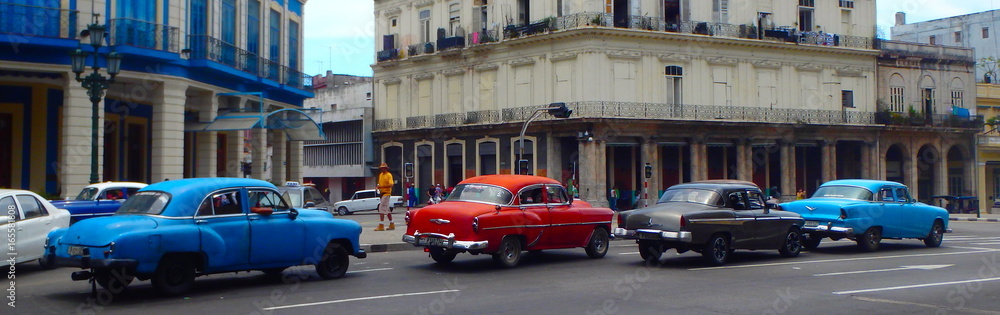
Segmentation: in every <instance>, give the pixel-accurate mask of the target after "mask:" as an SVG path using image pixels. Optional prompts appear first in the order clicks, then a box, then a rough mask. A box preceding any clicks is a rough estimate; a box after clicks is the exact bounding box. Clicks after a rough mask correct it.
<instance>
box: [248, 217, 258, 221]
mask: <svg viewBox="0 0 1000 315" xmlns="http://www.w3.org/2000/svg"><path fill="white" fill-rule="evenodd" d="M257 219H260V218H258V217H251V218H250V221H257Z"/></svg>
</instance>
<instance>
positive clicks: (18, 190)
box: [0, 189, 38, 196]
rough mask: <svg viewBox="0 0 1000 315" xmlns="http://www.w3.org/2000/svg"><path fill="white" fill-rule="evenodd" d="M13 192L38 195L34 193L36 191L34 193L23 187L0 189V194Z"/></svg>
mask: <svg viewBox="0 0 1000 315" xmlns="http://www.w3.org/2000/svg"><path fill="white" fill-rule="evenodd" d="M13 194H31V195H35V196H38V194H36V193H34V192H32V191H30V190H23V189H0V196H6V195H13Z"/></svg>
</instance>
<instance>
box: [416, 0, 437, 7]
mask: <svg viewBox="0 0 1000 315" xmlns="http://www.w3.org/2000/svg"><path fill="white" fill-rule="evenodd" d="M433 4H434V0H424V1H417V2H416V3H414V4H413V7H414V8H420V7H426V6H429V5H433Z"/></svg>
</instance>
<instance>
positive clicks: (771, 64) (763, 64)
mask: <svg viewBox="0 0 1000 315" xmlns="http://www.w3.org/2000/svg"><path fill="white" fill-rule="evenodd" d="M750 63H752V64H753V66H754V68H770V69H781V66H783V64H781V62H780V61H774V60H764V59H761V60H753V61H750Z"/></svg>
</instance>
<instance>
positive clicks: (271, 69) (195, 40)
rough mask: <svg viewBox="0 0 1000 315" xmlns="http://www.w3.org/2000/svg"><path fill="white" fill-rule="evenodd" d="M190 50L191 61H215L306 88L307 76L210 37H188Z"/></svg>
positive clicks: (262, 76)
mask: <svg viewBox="0 0 1000 315" xmlns="http://www.w3.org/2000/svg"><path fill="white" fill-rule="evenodd" d="M188 48H189V49H191V59H205V60H211V61H215V62H218V63H221V64H224V65H227V66H230V67H232V68H234V69H237V70H240V71H243V72H246V73H249V74H252V75H254V76H258V77H261V78H267V79H270V80H273V81H275V82H278V83H280V84H285V85H289V86H293V87H296V88H299V89H302V88H304V87H305V79H303V78H304V77H306V75H305V74H303V73H302V72H300V71H298V70H297V69H293V68H290V67H287V66H283V65H281V64H280V63H278V62H275V61H273V60H269V59H265V58H261V57H259V56H257V54H255V53H252V52H249V51H246V50H243V49H241V48H239V47H236V46H235V45H232V44H229V43H226V42H224V41H222V40H220V39H218V38H215V37H211V36H208V35H190V36H188Z"/></svg>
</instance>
